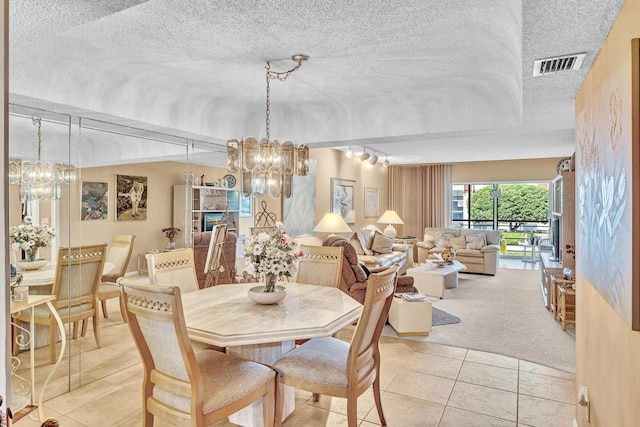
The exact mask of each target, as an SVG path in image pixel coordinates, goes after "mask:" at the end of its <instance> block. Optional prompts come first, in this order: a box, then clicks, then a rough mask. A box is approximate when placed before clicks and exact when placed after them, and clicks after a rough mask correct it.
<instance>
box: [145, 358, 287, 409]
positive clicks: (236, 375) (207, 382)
mask: <svg viewBox="0 0 640 427" xmlns="http://www.w3.org/2000/svg"><path fill="white" fill-rule="evenodd" d="M195 355H196V360H197V362H198V366H199V368H200V374H201V375H202V386H203V387H202V388H203V402H202V412H203V413H205V414H206V413H209V412H211V411H214V410H216V409H218V408H222V407H223V406H226V405H228V404H230V403H232V402H234V401H236V400H238V399H240V398H241V397H243V396H246V395H247V394H248V393H250V392H251V391H253V390H255V389H257V388H258V387H260V386H261V385H262V384H264V383H266V382H267V381H269V380H270V379H271V378H274V377H275V372H273V370H271V369H270V368H269V367H267V366H264V365H261V364H259V363H255V362H251V361H249V360H246V359H242V358H240V357H237V356H232V355H230V354H224V353H221V352H219V351H215V350H204V351H197V352H196V353H195ZM153 396H154V397H156V398H157V399H159V400H161V401H163V402H166V403H167V404H169V405H171V406H174V407H176V408H179V409H180V410H182V411H185V412H190V411H191V406H190V405H191V399H190V398H188V397H184V396H180V395H178V394H175V393H172V392H170V391H167V390H165V389H162V388H160V387H158V386H156V387H154V388H153Z"/></svg>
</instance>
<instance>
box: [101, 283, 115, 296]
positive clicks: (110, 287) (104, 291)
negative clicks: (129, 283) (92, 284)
mask: <svg viewBox="0 0 640 427" xmlns="http://www.w3.org/2000/svg"><path fill="white" fill-rule="evenodd" d="M115 293H120V286H118V285H116V284H115V283H109V282H103V283H100V286H99V287H98V296H99V297H100V296H102V295H111V294H115Z"/></svg>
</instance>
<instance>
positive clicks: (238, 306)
mask: <svg viewBox="0 0 640 427" xmlns="http://www.w3.org/2000/svg"><path fill="white" fill-rule="evenodd" d="M278 284H279V285H282V286H284V287H286V288H287V297H286V298H285V299H284V300H283V301H281V302H280V303H277V304H272V305H260V304H256V303H254V302H252V301H251V300H250V299H249V297H248V296H247V291H248V290H249V288H251V287H255V286H257V285H258V284H256V283H246V284H230V285H218V286H213V287H210V288H205V289H202V290H199V291H196V292H190V293H184V294H182V305H183V311H184V318H185V323H186V325H187V331H188V333H189V337H190V338H191V339H192V340H194V341H199V342H203V343H207V344H213V345H216V346H220V347H226V348H227V352H229V353H231V354H235V355H238V356H241V357H244V358H245V359H250V360H253V361H256V362H260V363H263V364H266V365H269V366H271V365H272V364H273V363H275V362H276V361H277V360H278V359H279V358H280V357H281V356H282V355H283V354H285V353H287V352H288V351H290V350H291V349H293V347H294V345H295V340H297V339H304V338H315V337H324V336H330V335H332V334H334V333H336V332H338V331H339V330H340V329H342V328H343V327H345V326H347V325H350V324H352V323H353V322H355V321H356V320H358V318H359V317H360V314H361V312H362V305H360V303H358V302H357V301H356V300H354V299H353V298H351V297H350V296H348V295H347V294H345V293H344V292H342V291H340V290H339V289H337V288H330V287H325V286H316V285H307V284H302V283H292V282H279V283H278ZM293 409H294V390H293V389H292V388H289V389H288V390H285V411H284V413H283V419H284V418H286V417H287V416H288V415H289V414H290V413H291V412H292V411H293ZM230 419H231V421H232V422H234V423H236V424H240V425H244V426H262V422H263V420H262V402H256V403H254V404H253V405H252V406H251V407H249V408H247V409H244V410H242V411H240V412H238V413H236V414H234V415H233V416H232V417H230Z"/></svg>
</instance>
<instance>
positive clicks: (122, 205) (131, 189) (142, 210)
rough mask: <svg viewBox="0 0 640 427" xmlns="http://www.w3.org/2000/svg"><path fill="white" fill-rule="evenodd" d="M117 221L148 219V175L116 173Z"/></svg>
mask: <svg viewBox="0 0 640 427" xmlns="http://www.w3.org/2000/svg"><path fill="white" fill-rule="evenodd" d="M116 189H117V190H118V191H117V194H118V197H117V198H116V221H140V220H144V219H147V177H146V176H132V175H116Z"/></svg>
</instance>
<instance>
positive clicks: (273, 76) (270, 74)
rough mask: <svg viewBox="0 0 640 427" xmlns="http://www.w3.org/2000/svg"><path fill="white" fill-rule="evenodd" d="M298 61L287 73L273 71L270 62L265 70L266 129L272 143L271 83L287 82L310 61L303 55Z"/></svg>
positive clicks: (297, 57) (297, 58)
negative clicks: (304, 62)
mask: <svg viewBox="0 0 640 427" xmlns="http://www.w3.org/2000/svg"><path fill="white" fill-rule="evenodd" d="M295 58H296V59H294V61H296V62H297V65H296V66H295V67H293V68H292V69H290V70H287V71H271V63H270V62H269V61H267V65H266V66H265V68H266V69H267V73H266V74H267V75H266V77H267V111H266V116H267V119H266V127H267V140H269V141H271V117H270V116H271V101H270V99H269V98H270V96H271V85H270V81H271V80H280V81H281V82H283V81H285V80H287V77H289V76H290V75H291V74H293V72H295V71H296V70H298V69H299V68H300V67H302V62H303V61H306V60H307V59H308V57H306V56H303V55H298V56H296V57H295Z"/></svg>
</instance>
